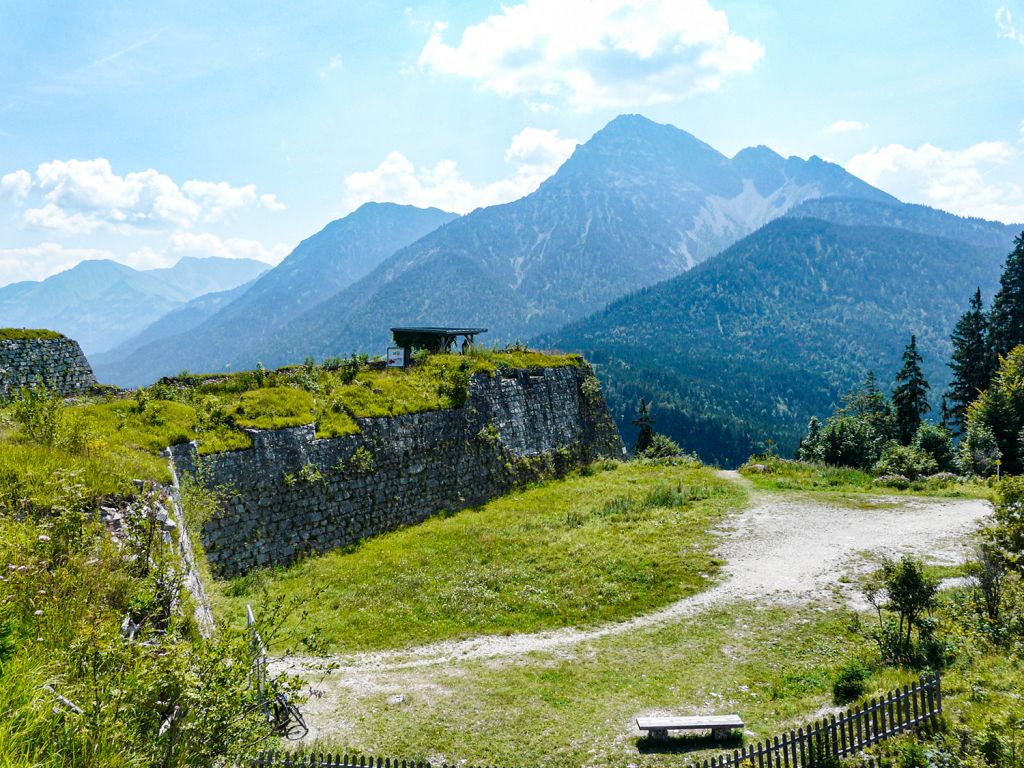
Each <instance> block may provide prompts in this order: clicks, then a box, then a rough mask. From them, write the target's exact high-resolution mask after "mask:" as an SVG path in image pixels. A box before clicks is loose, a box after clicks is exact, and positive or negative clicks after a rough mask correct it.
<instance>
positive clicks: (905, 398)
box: [892, 336, 931, 445]
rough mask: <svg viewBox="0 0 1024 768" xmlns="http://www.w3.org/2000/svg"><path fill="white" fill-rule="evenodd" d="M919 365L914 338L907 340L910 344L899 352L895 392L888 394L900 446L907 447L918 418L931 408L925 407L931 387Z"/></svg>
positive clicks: (918, 355) (920, 359)
mask: <svg viewBox="0 0 1024 768" xmlns="http://www.w3.org/2000/svg"><path fill="white" fill-rule="evenodd" d="M922 361H923V358H922V357H921V354H920V353H919V352H918V351H917V338H916V337H915V336H911V337H910V343H909V344H908V345H907V348H906V349H905V350H903V368H902V369H901V370H900V372H899V373H898V374H897V375H896V388H895V389H894V390H893V392H892V404H893V409H894V410H895V411H896V428H897V430H898V432H899V440H900V443H901V444H902V445H910V442H911V441H912V440H913V439H914V433H916V432H917V428H918V427H919V426H921V418H922V417H923V416H924V415H925V414H926V413H928V410H929V409H930V408H931V406H930V405H929V404H928V390H930V389H931V387H930V386H929V384H928V382H927V381H925V378H924V373H922V371H921V363H922Z"/></svg>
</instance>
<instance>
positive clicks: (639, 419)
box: [633, 398, 654, 456]
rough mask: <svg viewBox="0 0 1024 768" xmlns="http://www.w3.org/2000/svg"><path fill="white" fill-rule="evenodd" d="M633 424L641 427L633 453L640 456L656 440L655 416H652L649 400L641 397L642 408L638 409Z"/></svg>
mask: <svg viewBox="0 0 1024 768" xmlns="http://www.w3.org/2000/svg"><path fill="white" fill-rule="evenodd" d="M633 424H635V425H636V426H637V427H639V428H640V431H639V432H638V433H637V436H636V443H635V444H634V445H633V455H634V456H639V455H640V454H641V453H643V452H644V451H646V450H647V449H648V448H650V447H651V443H652V442H654V418H653V417H652V416H651V414H650V412H649V410H648V407H647V402H646V401H645V400H644V399H643V398H641V399H640V410H639V411H637V414H636V418H635V419H633Z"/></svg>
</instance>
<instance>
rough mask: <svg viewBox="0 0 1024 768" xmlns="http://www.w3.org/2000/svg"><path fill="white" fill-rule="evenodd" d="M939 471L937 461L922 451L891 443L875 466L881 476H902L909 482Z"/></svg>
mask: <svg viewBox="0 0 1024 768" xmlns="http://www.w3.org/2000/svg"><path fill="white" fill-rule="evenodd" d="M936 469H937V466H936V463H935V459H934V458H932V457H931V456H930V455H929V454H927V453H925V452H924V451H922V450H919V449H917V448H915V447H913V446H909V445H899V444H896V443H890V444H889V446H888V447H886V449H885V450H884V451H882V456H881V458H880V459H879V460H878V463H877V464H875V468H874V471H875V472H877V473H878V474H879V475H902V476H903V477H906V478H908V479H909V480H916V479H917V478H919V477H921V476H922V475H930V474H932V473H934V472H935V471H936Z"/></svg>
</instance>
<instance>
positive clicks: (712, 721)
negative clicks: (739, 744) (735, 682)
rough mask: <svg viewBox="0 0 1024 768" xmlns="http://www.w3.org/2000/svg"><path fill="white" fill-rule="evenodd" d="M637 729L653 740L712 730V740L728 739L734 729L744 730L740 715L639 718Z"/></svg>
mask: <svg viewBox="0 0 1024 768" xmlns="http://www.w3.org/2000/svg"><path fill="white" fill-rule="evenodd" d="M636 727H637V728H639V729H640V730H641V731H647V734H648V736H650V737H651V738H652V739H667V738H668V732H669V731H699V730H710V731H711V738H713V739H726V738H728V737H729V733H730V732H731V731H732V730H733V729H734V728H742V727H743V721H742V720H741V719H740V716H739V715H695V716H690V717H638V718H637V719H636Z"/></svg>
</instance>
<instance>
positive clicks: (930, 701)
mask: <svg viewBox="0 0 1024 768" xmlns="http://www.w3.org/2000/svg"><path fill="white" fill-rule="evenodd" d="M941 715H942V680H941V678H940V677H939V675H938V673H936V674H935V675H934V676H933V677H929V678H924V677H923V678H921V681H920V682H918V683H914V684H913V685H911V686H906V685H905V686H903V688H902V690H901V689H899V688H897V689H896V690H895V691H891V692H890V693H888V694H887V695H885V696H882V697H880V698H877V699H871V700H870V701H868V702H866V703H865V704H862V705H860V706H857V707H853V708H850V709H847V710H846V711H845V712H841V713H840V714H839V717H836V716H835V715H831V716H829V717H827V718H823V719H822V720H821V721H820V722H817V723H813V724H812V725H809V726H807V727H805V728H797V729H796V730H795V731H789V733H784V734H782V736H781V737H779V736H776V737H775V738H774V739H766V740H765V741H761V742H758V743H757V744H751V745H749V746H747V747H742V748H740V749H737V750H734V751H733V753H732V754H731V755H723V756H721V757H713V758H711V759H708V760H704V761H703V762H699V763H694V764H693V766H692V768H740V766H756V768H801V767H802V766H807V767H808V768H810V766H814V765H815V764H819V763H821V762H822V761H823V760H826V759H827V758H830V757H838V758H844V757H851V756H852V755H855V754H857V753H858V752H861V751H863V750H864V749H865V748H866V747H870V746H871V745H872V744H877V743H878V742H879V741H881V740H882V739H887V738H889V737H890V736H896V735H897V734H900V733H909V732H911V731H915V730H917V729H918V728H920V727H921V726H922V725H928V724H935V723H937V722H938V719H939V717H940V716H941ZM869 762H871V761H869Z"/></svg>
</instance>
